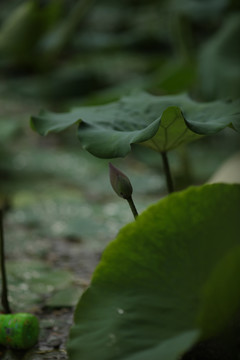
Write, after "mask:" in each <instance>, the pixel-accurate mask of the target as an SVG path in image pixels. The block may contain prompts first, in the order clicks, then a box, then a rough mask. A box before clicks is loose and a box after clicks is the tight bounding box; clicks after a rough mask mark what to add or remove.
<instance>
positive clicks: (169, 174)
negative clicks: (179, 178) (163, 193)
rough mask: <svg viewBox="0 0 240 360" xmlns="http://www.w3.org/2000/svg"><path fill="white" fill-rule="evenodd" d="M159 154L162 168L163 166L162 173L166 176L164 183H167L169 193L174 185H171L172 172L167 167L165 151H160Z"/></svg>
mask: <svg viewBox="0 0 240 360" xmlns="http://www.w3.org/2000/svg"><path fill="white" fill-rule="evenodd" d="M161 155H162V160H163V168H164V173H165V177H166V184H167V188H168V192H169V194H171V193H172V192H173V191H174V186H173V180H172V174H171V171H170V167H169V162H168V157H167V153H166V152H161Z"/></svg>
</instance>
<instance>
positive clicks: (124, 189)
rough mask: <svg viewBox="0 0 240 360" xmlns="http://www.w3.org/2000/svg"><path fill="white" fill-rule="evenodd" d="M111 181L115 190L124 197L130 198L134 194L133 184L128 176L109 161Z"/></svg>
mask: <svg viewBox="0 0 240 360" xmlns="http://www.w3.org/2000/svg"><path fill="white" fill-rule="evenodd" d="M109 175H110V182H111V185H112V188H113V190H114V191H115V192H116V193H117V195H118V196H120V197H121V198H123V199H126V200H128V199H130V198H131V196H132V192H133V189H132V185H131V183H130V180H129V179H128V177H127V176H126V175H125V174H123V173H122V172H121V171H120V170H118V169H117V168H116V167H115V166H113V165H112V164H111V163H109Z"/></svg>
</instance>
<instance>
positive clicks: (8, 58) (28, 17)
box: [0, 0, 240, 263]
mask: <svg viewBox="0 0 240 360" xmlns="http://www.w3.org/2000/svg"><path fill="white" fill-rule="evenodd" d="M239 20H240V3H239V1H237V0H202V1H198V0H182V1H177V0H165V1H164V0H122V1H118V2H115V1H110V0H102V1H95V0H49V1H47V0H12V1H7V0H5V1H4V0H2V1H1V3H0V199H1V203H2V206H4V207H5V208H6V209H8V210H10V211H9V212H8V216H7V230H8V234H7V235H6V237H7V240H8V242H7V251H8V256H10V257H11V258H12V259H16V258H18V257H19V256H22V257H23V258H24V257H26V258H27V257H28V256H29V255H31V257H34V256H36V258H39V256H40V258H41V259H47V260H48V261H50V260H51V259H53V258H54V257H53V256H52V255H51V254H52V253H51V251H55V252H56V247H55V248H54V246H56V243H55V242H54V239H58V240H59V239H62V241H66V242H67V241H71V243H72V245H71V246H72V248H74V249H75V250H74V251H75V254H76V255H77V254H79V253H78V250H77V247H76V246H75V245H74V244H75V242H76V243H77V244H79V243H81V244H82V248H81V249H85V250H84V251H88V250H87V249H89V248H91V249H90V250H89V251H92V249H93V248H94V249H95V250H96V249H102V248H103V247H104V246H105V245H106V243H107V242H108V241H109V240H110V239H111V238H113V237H114V236H115V235H116V233H117V230H118V229H119V228H120V227H121V226H122V225H123V224H125V223H126V222H129V221H132V217H131V214H130V212H129V210H128V208H127V205H126V204H125V203H124V202H122V201H121V200H120V199H118V198H116V197H115V195H114V194H113V192H112V189H111V188H110V186H109V180H108V164H107V161H105V160H98V159H95V158H93V157H92V156H91V155H89V154H87V153H85V152H83V151H82V150H81V148H80V146H79V143H78V141H77V139H76V136H75V134H74V133H73V130H71V129H70V130H69V131H67V132H65V133H63V134H59V135H58V136H56V135H50V136H48V137H47V138H40V137H39V136H38V135H37V134H35V133H33V132H32V131H31V129H30V128H29V118H30V115H31V114H34V113H37V112H38V111H39V109H40V108H43V107H44V108H48V109H49V110H53V111H59V112H60V111H66V110H69V108H70V107H71V106H78V105H81V104H88V105H89V104H101V103H106V102H110V101H112V100H115V99H117V98H119V97H120V96H122V95H126V94H129V93H134V92H135V91H139V90H145V91H149V92H151V93H153V94H157V95H161V94H162V95H164V94H176V93H180V92H188V93H190V95H191V96H192V97H193V98H194V99H196V100H199V101H210V100H214V99H219V98H222V99H226V100H228V101H231V100H233V99H236V98H239V95H240V61H239V60H240V47H239V38H240V21H239ZM239 147H240V146H239V137H238V136H237V134H235V132H234V131H232V130H230V129H228V130H225V131H224V132H221V133H219V134H217V135H215V136H213V137H209V138H204V139H202V140H199V141H198V142H196V143H193V144H190V145H188V146H186V147H182V148H180V149H178V150H177V151H174V152H171V153H170V161H171V165H172V168H173V174H174V179H175V185H176V187H177V189H180V188H183V187H186V186H188V185H189V184H201V183H203V182H205V181H207V179H208V178H209V177H210V176H211V175H212V174H213V172H214V171H215V170H216V169H217V167H218V166H219V164H221V163H222V161H223V160H225V159H226V158H227V157H228V156H229V155H231V154H232V153H234V152H235V151H237V150H239ZM115 164H117V165H118V164H119V167H120V168H121V169H122V170H123V171H125V172H126V173H127V174H128V176H129V177H130V179H131V181H132V183H133V186H134V197H135V198H136V199H135V200H136V204H137V206H138V208H139V211H141V210H143V209H144V208H146V206H147V205H149V204H150V203H152V202H153V201H155V200H157V199H158V198H159V197H160V196H162V195H164V194H165V193H166V190H165V183H164V179H163V177H162V174H161V159H160V158H159V155H158V154H157V153H154V152H151V151H150V150H147V149H146V150H145V151H144V152H143V150H142V149H141V151H139V149H138V147H137V146H135V147H134V151H133V154H131V155H129V156H128V157H127V158H126V159H125V160H124V161H123V160H116V161H115ZM50 238H51V239H52V244H53V245H52V250H51V246H50V245H49V239H50ZM12 241H13V242H14V241H15V243H14V244H15V245H14V246H13V244H12ZM17 241H20V242H21V243H22V244H24V247H23V246H22V247H21V246H20V247H19V246H17V245H16V244H17V243H16V242H17ZM32 242H33V243H34V244H35V245H36V244H37V246H35V247H34V248H33V247H32V246H31V244H32ZM61 244H62V247H63V248H64V251H65V250H66V247H64V246H63V243H61ZM89 244H90V245H89ZM14 247H15V248H16V249H19V251H17V252H16V251H12V250H13V248H14ZM24 249H25V250H24ZM34 249H35V250H34ZM11 251H12V252H11ZM72 255H73V254H72ZM62 261H63V259H62ZM63 263H64V261H63Z"/></svg>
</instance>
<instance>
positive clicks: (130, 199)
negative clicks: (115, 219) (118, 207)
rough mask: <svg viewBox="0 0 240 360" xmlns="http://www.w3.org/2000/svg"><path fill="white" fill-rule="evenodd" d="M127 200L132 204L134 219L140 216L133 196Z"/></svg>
mask: <svg viewBox="0 0 240 360" xmlns="http://www.w3.org/2000/svg"><path fill="white" fill-rule="evenodd" d="M126 200H127V202H128V204H129V206H130V209H131V211H132V213H133V216H134V219H136V217H137V216H138V212H137V209H136V206H135V204H134V202H133V199H132V197H130V198H128V199H126Z"/></svg>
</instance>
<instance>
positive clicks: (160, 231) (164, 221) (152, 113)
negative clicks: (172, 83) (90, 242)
mask: <svg viewBox="0 0 240 360" xmlns="http://www.w3.org/2000/svg"><path fill="white" fill-rule="evenodd" d="M75 123H77V124H78V137H79V139H80V141H81V144H82V147H83V148H84V149H86V150H87V151H89V152H90V153H92V154H93V155H95V156H97V157H100V158H116V157H124V156H126V155H127V154H128V153H129V152H130V151H131V145H132V144H140V145H142V146H147V147H149V148H151V149H153V150H154V151H157V152H158V153H160V155H161V156H162V159H163V163H164V168H165V171H166V182H167V186H168V190H169V192H172V191H173V182H172V179H171V174H170V169H169V164H168V160H167V152H168V151H169V150H172V149H174V148H177V147H178V146H180V145H181V144H184V143H187V142H190V141H194V140H197V139H198V138H200V137H201V136H204V135H211V134H214V133H216V132H218V131H220V130H222V129H224V128H225V127H226V126H229V127H231V128H233V129H235V130H236V131H238V132H239V131H240V103H239V102H237V101H236V102H233V103H225V102H222V101H215V102H212V103H197V102H195V101H193V100H191V99H190V98H189V97H188V96H187V95H175V96H164V97H158V96H153V95H149V94H145V93H142V94H139V95H136V96H130V97H125V98H123V99H120V100H119V101H117V102H114V103H110V104H107V105H102V106H91V107H90V106H89V107H81V108H78V109H73V110H72V111H71V112H70V113H65V114H55V113H49V112H41V113H40V115H39V116H34V117H32V119H31V126H32V127H33V128H34V129H35V130H37V131H38V132H39V133H40V134H41V135H46V134H48V133H49V132H59V131H62V130H64V129H66V128H67V127H69V126H71V125H73V124H75ZM110 179H111V184H112V186H113V189H114V190H115V192H116V193H117V194H118V195H119V196H121V197H123V198H125V199H127V200H128V199H130V198H131V196H132V186H131V184H130V182H129V180H128V179H127V178H126V176H125V175H124V174H122V173H121V172H119V170H117V169H115V167H113V166H112V165H110ZM239 214H240V185H224V184H214V185H205V186H199V187H190V188H188V189H186V190H184V191H181V192H175V193H172V194H170V195H169V196H167V197H165V198H164V199H162V200H160V201H159V202H158V203H156V204H154V205H152V206H150V207H149V208H148V209H147V210H146V211H144V212H143V213H142V214H140V215H139V216H137V217H136V221H135V222H133V223H131V224H128V225H127V226H125V227H124V228H123V229H122V230H121V231H120V233H119V235H118V236H117V238H116V239H115V240H114V241H113V242H112V243H110V244H109V246H108V247H107V248H106V250H105V252H104V254H103V257H102V259H101V261H100V263H99V265H98V267H97V268H96V270H95V272H94V274H93V278H92V282H91V285H90V287H89V288H88V290H87V291H86V292H85V293H84V294H83V296H82V297H81V299H80V301H79V303H78V305H77V307H76V311H75V318H74V325H73V327H72V329H71V331H70V337H69V341H68V354H69V359H70V360H79V358H83V359H85V360H95V359H96V360H98V359H103V360H117V359H119V360H146V359H151V360H159V359H164V360H177V359H180V358H182V359H184V353H186V352H187V351H188V350H189V349H191V347H192V346H193V345H194V344H196V343H197V342H199V341H203V340H206V339H208V340H209V339H211V338H217V337H218V336H220V335H221V336H222V335H223V339H222V343H223V344H224V346H226V348H228V349H229V351H230V352H231V353H232V354H233V355H232V356H233V357H232V359H235V358H237V355H238V349H237V346H236V342H237V340H236V336H235V335H236V329H235V326H234V324H235V321H234V319H235V318H237V314H238V313H239V310H240V290H239V282H240V267H239V266H240V265H239V264H240V238H239V220H240V218H239ZM229 334H230V335H229ZM225 335H226V336H225ZM229 339H231V340H229Z"/></svg>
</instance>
